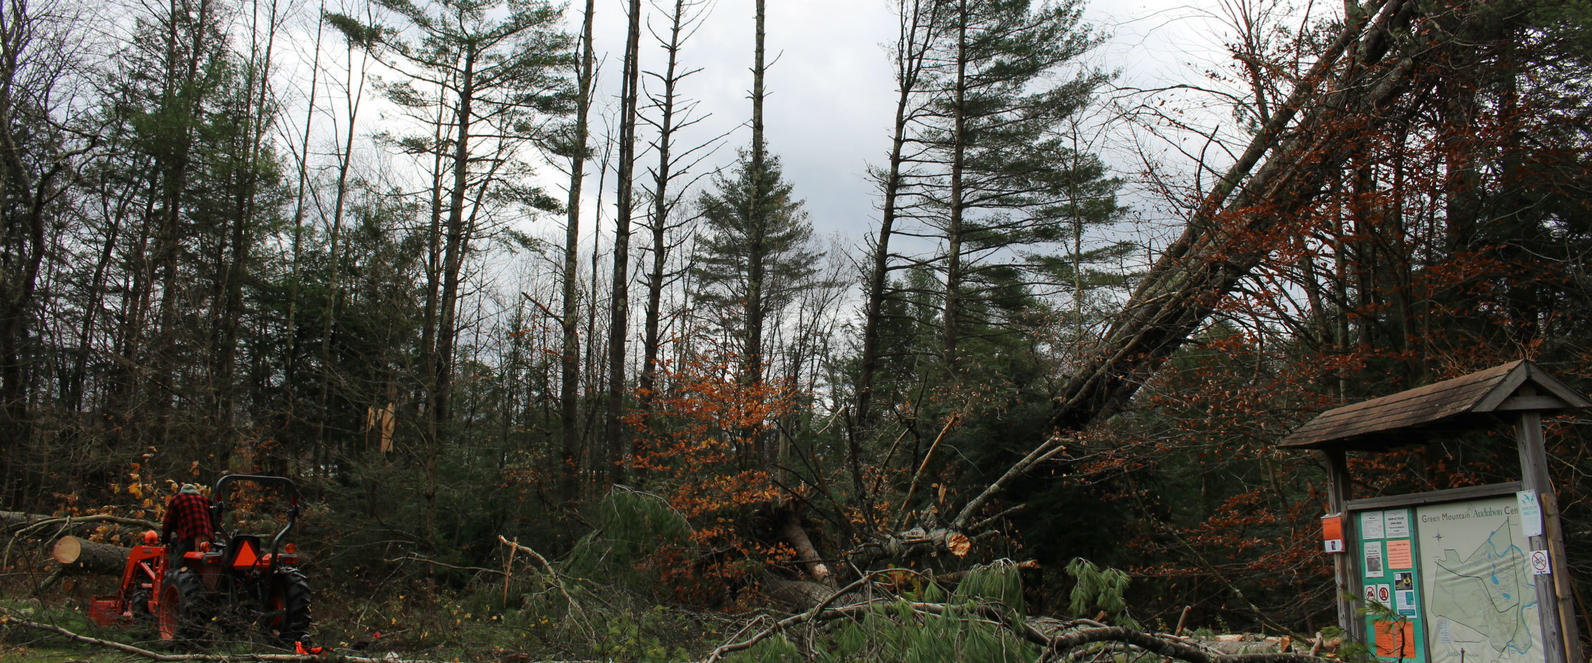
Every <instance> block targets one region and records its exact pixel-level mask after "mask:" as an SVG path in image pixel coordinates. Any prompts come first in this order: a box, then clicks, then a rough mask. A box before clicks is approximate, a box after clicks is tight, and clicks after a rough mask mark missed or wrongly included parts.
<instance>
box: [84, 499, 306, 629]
mask: <svg viewBox="0 0 1592 663" xmlns="http://www.w3.org/2000/svg"><path fill="white" fill-rule="evenodd" d="M238 482H250V483H254V484H256V485H259V486H262V487H264V486H277V487H280V488H282V489H284V492H286V494H287V495H288V497H289V508H288V510H287V524H286V525H285V526H284V527H283V528H282V529H281V531H278V532H277V533H276V535H275V536H273V537H271V539H270V540H269V542H267V541H265V540H264V539H262V538H261V536H257V535H250V534H229V533H227V532H226V531H224V530H223V529H222V528H221V522H222V519H221V516H222V514H223V513H224V512H225V510H226V503H225V502H222V501H221V500H220V498H221V496H222V495H223V492H222V491H223V490H224V489H225V488H227V487H228V486H230V485H232V484H234V483H238ZM210 494H211V495H212V496H213V497H214V498H215V501H214V502H213V503H212V505H211V507H210V509H211V521H212V522H214V523H215V524H216V536H215V540H213V541H209V542H201V543H200V544H199V545H198V547H197V549H196V550H193V551H191V552H188V553H185V554H183V556H182V558H181V560H180V561H179V562H178V563H177V564H176V565H175V567H174V568H173V567H172V566H169V564H170V563H169V562H168V560H167V549H166V546H164V545H160V538H159V536H157V535H156V534H155V532H154V531H148V532H145V533H144V537H143V542H142V543H141V544H139V545H137V546H134V547H133V550H132V553H131V554H130V555H128V557H127V568H126V569H125V570H124V571H123V572H122V582H121V585H120V587H119V588H118V590H117V592H116V593H115V594H113V595H110V596H96V597H94V600H93V603H92V604H91V605H90V607H89V618H90V619H92V620H93V621H94V622H95V623H97V624H99V625H101V626H111V625H123V626H128V625H132V624H135V623H139V622H145V623H147V622H149V621H153V623H154V626H155V630H156V632H158V633H159V634H160V638H161V639H162V640H198V639H203V638H205V637H207V635H209V634H208V630H209V629H210V627H211V624H213V623H227V621H229V619H228V618H238V619H239V621H244V622H250V621H252V622H255V623H257V624H258V625H259V626H260V627H261V628H262V629H263V630H264V632H265V635H267V636H268V637H270V638H272V639H273V640H275V641H277V642H278V643H279V644H282V645H285V646H288V647H294V646H299V643H301V642H304V641H305V634H306V632H307V631H308V630H309V627H310V588H309V583H308V582H307V581H306V580H305V578H304V574H303V573H302V572H300V571H299V570H298V568H297V567H296V566H295V564H297V563H298V554H297V551H296V550H295V549H294V546H293V544H291V543H287V544H284V543H283V542H282V540H283V539H284V538H285V537H286V536H287V534H288V532H290V531H292V530H293V526H294V525H295V524H296V523H297V521H298V513H299V506H298V502H299V494H298V486H297V485H295V484H294V483H293V481H292V480H291V479H288V478H285V477H274V476H261V475H251V474H229V475H227V476H224V477H221V478H220V479H219V480H217V481H216V485H215V489H214V490H212V491H211V493H210Z"/></svg>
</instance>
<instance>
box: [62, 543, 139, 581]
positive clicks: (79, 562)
mask: <svg viewBox="0 0 1592 663" xmlns="http://www.w3.org/2000/svg"><path fill="white" fill-rule="evenodd" d="M131 552H132V551H131V550H129V549H127V548H123V547H121V546H113V545H109V544H105V543H94V542H92V541H89V540H86V539H80V538H78V537H75V536H63V537H61V538H59V539H56V540H55V544H54V545H52V546H50V557H52V558H54V559H55V561H56V563H58V564H60V565H61V566H63V567H67V568H70V569H73V570H82V571H90V572H93V573H113V574H120V573H121V572H122V571H123V570H124V569H125V568H126V567H127V556H128V554H130V553H131Z"/></svg>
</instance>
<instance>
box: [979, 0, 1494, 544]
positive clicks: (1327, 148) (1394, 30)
mask: <svg viewBox="0 0 1592 663" xmlns="http://www.w3.org/2000/svg"><path fill="white" fill-rule="evenodd" d="M1419 12H1420V5H1419V3H1416V2H1413V1H1412V0H1373V1H1372V2H1369V3H1366V4H1365V5H1362V6H1356V7H1353V11H1351V12H1349V14H1350V15H1349V16H1348V17H1346V20H1345V21H1344V25H1343V27H1342V29H1341V30H1340V31H1339V32H1338V34H1337V35H1336V36H1335V37H1334V38H1333V39H1332V40H1331V41H1330V42H1328V44H1327V46H1326V47H1325V48H1324V49H1323V50H1322V52H1321V53H1320V55H1319V57H1318V59H1317V60H1316V62H1315V64H1314V66H1312V67H1311V69H1310V70H1309V71H1308V72H1306V73H1305V75H1303V76H1302V77H1300V78H1299V80H1298V82H1297V83H1296V85H1295V86H1294V88H1293V90H1292V92H1291V93H1290V94H1289V96H1288V97H1287V99H1286V100H1285V102H1284V103H1282V104H1280V105H1279V106H1278V107H1277V108H1276V109H1275V111H1274V112H1273V113H1272V114H1271V115H1270V116H1269V117H1267V118H1266V121H1265V122H1264V124H1263V125H1262V126H1261V127H1260V128H1259V129H1258V130H1257V131H1256V132H1255V134H1254V136H1253V137H1252V139H1251V140H1250V142H1249V144H1248V145H1247V147H1246V148H1245V149H1244V151H1243V152H1242V153H1240V154H1239V155H1238V157H1237V159H1236V161H1235V162H1234V163H1233V165H1232V166H1231V167H1229V168H1228V169H1227V170H1226V172H1225V173H1224V175H1223V176H1222V177H1221V178H1220V179H1219V180H1217V181H1216V182H1215V183H1214V184H1212V185H1211V187H1210V189H1209V190H1208V191H1206V192H1204V194H1203V195H1202V196H1201V197H1200V199H1199V202H1198V203H1197V205H1195V206H1194V207H1193V212H1192V214H1191V215H1190V217H1189V220H1188V223H1187V225H1186V226H1185V228H1184V230H1183V232H1182V234H1181V235H1180V236H1179V237H1178V238H1177V239H1176V240H1175V241H1173V242H1172V243H1171V244H1170V245H1168V246H1167V248H1166V250H1165V251H1164V252H1162V254H1161V256H1160V257H1159V258H1158V259H1157V260H1156V262H1155V264H1154V265H1152V266H1151V268H1150V270H1149V271H1148V272H1147V273H1146V274H1145V275H1144V278H1143V279H1142V280H1141V281H1140V283H1139V285H1138V286H1137V287H1136V288H1135V290H1134V292H1133V294H1132V295H1131V296H1130V297H1129V299H1128V302H1127V303H1126V305H1125V306H1124V307H1123V309H1122V310H1121V311H1120V312H1118V313H1117V314H1116V315H1115V316H1113V319H1112V321H1111V323H1110V325H1109V326H1108V327H1107V329H1106V332H1105V333H1104V334H1103V335H1102V337H1101V338H1100V339H1099V340H1098V342H1097V343H1095V345H1094V346H1093V348H1091V349H1090V350H1088V351H1087V352H1086V353H1085V354H1084V356H1083V359H1082V361H1081V363H1080V364H1079V366H1078V367H1077V368H1076V369H1075V370H1074V372H1073V373H1072V375H1071V377H1070V378H1068V380H1067V381H1066V383H1065V384H1064V385H1063V387H1062V389H1061V390H1060V392H1059V395H1058V396H1057V397H1056V398H1055V400H1054V404H1055V411H1054V412H1053V413H1052V416H1051V418H1050V424H1051V428H1052V430H1053V433H1052V434H1051V435H1050V436H1048V437H1047V438H1046V439H1044V440H1042V441H1041V442H1039V443H1038V444H1037V445H1036V446H1034V447H1033V449H1032V450H1031V451H1030V453H1028V454H1027V455H1025V456H1024V457H1023V458H1021V459H1019V460H1018V461H1017V462H1016V463H1014V464H1013V465H1012V466H1011V467H1010V468H1009V469H1008V470H1007V472H1005V473H1004V474H1003V475H1002V476H1001V477H1000V478H999V479H997V480H996V481H995V482H994V483H993V484H991V485H990V486H988V487H987V488H986V489H985V490H984V491H983V492H982V493H981V494H979V495H977V496H976V497H974V498H973V499H972V500H970V501H968V502H967V503H966V504H965V505H964V507H963V508H962V509H961V511H959V512H958V514H957V516H956V517H955V518H954V519H953V520H952V521H951V524H950V527H951V528H953V529H965V528H966V527H967V526H968V524H969V523H971V522H973V521H974V520H975V519H977V518H979V516H980V514H981V513H982V512H983V510H984V508H985V507H986V506H988V504H989V502H990V501H991V500H992V499H993V498H994V497H995V496H996V495H998V494H1000V493H1002V492H1004V491H1005V490H1007V489H1008V488H1010V485H1011V484H1012V483H1013V482H1015V481H1016V479H1018V478H1020V477H1022V476H1024V475H1026V474H1028V473H1029V472H1032V471H1034V470H1035V469H1036V468H1038V467H1040V466H1042V465H1044V464H1045V463H1046V462H1048V461H1050V460H1053V459H1054V458H1056V457H1057V456H1058V455H1060V454H1062V453H1063V452H1064V451H1065V442H1066V440H1067V439H1068V436H1067V433H1068V432H1070V431H1077V430H1081V429H1083V428H1084V427H1086V426H1088V425H1090V424H1092V423H1094V422H1096V421H1100V420H1102V419H1105V418H1107V417H1110V416H1111V415H1113V414H1115V413H1117V412H1118V411H1120V410H1121V409H1122V408H1123V407H1124V406H1125V405H1126V404H1127V402H1128V401H1129V399H1131V398H1132V396H1133V395H1134V394H1135V393H1136V392H1137V391H1138V390H1139V388H1140V387H1142V386H1143V385H1144V384H1145V383H1146V382H1147V381H1149V379H1150V378H1151V376H1153V375H1154V374H1155V373H1156V371H1158V370H1159V369H1160V367H1161V365H1162V364H1163V363H1164V362H1165V361H1166V360H1167V359H1168V358H1169V357H1171V356H1172V355H1173V353H1175V352H1176V351H1177V350H1178V349H1179V348H1181V347H1182V346H1183V344H1184V343H1185V342H1186V341H1187V340H1188V338H1189V337H1190V335H1192V334H1193V333H1194V331H1196V330H1197V329H1198V328H1199V326H1200V325H1202V324H1204V322H1205V320H1206V319H1207V318H1209V317H1210V315H1211V314H1212V312H1214V311H1215V309H1216V307H1217V306H1218V305H1219V304H1220V302H1221V301H1222V299H1223V298H1224V297H1226V296H1227V295H1228V294H1229V293H1231V292H1232V291H1233V290H1234V289H1235V288H1236V287H1237V286H1238V284H1239V282H1240V281H1241V280H1242V279H1244V278H1245V277H1246V276H1248V275H1249V274H1250V273H1251V271H1252V270H1254V269H1255V268H1256V267H1257V266H1258V265H1260V264H1261V263H1262V262H1263V261H1264V260H1265V259H1267V257H1268V256H1270V255H1272V253H1273V252H1274V251H1275V250H1277V249H1278V248H1281V247H1283V246H1286V243H1287V242H1288V241H1289V238H1290V237H1291V233H1292V232H1293V231H1292V230H1291V229H1290V228H1289V225H1288V224H1289V221H1290V220H1293V219H1298V218H1302V217H1303V216H1304V215H1305V214H1306V213H1307V212H1308V211H1309V208H1310V207H1311V206H1312V205H1314V204H1315V203H1316V202H1317V200H1318V198H1319V197H1320V195H1321V193H1322V191H1323V190H1324V189H1325V184H1326V182H1327V181H1328V178H1329V177H1330V176H1331V174H1332V173H1333V172H1335V171H1337V170H1339V169H1341V168H1342V167H1343V166H1344V164H1345V163H1346V160H1347V159H1348V155H1349V154H1350V153H1351V152H1352V150H1347V149H1345V146H1348V145H1354V144H1357V143H1359V142H1362V141H1363V140H1364V139H1365V137H1366V136H1368V135H1372V134H1373V133H1374V132H1376V131H1378V130H1380V129H1382V128H1383V127H1385V126H1387V125H1388V124H1389V123H1390V122H1392V121H1394V118H1393V117H1392V116H1391V114H1390V113H1388V110H1389V109H1390V108H1392V107H1395V106H1396V105H1397V104H1398V102H1399V101H1400V100H1402V99H1404V98H1406V97H1407V96H1408V95H1410V94H1411V91H1412V90H1418V89H1421V86H1422V84H1423V82H1422V81H1421V80H1420V75H1419V73H1418V68H1417V67H1416V66H1415V63H1416V61H1417V58H1432V57H1439V56H1440V55H1441V53H1442V52H1444V51H1445V50H1446V51H1452V50H1454V49H1461V48H1465V45H1464V44H1460V43H1457V42H1452V41H1448V42H1445V41H1442V37H1441V36H1440V35H1428V34H1423V33H1416V34H1412V31H1411V29H1410V28H1411V26H1412V25H1419V24H1420V22H1419V21H1418V20H1417V19H1418V18H1419ZM1472 20H1477V19H1474V18H1473V19H1472Z"/></svg>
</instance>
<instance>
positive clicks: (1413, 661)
mask: <svg viewBox="0 0 1592 663" xmlns="http://www.w3.org/2000/svg"><path fill="white" fill-rule="evenodd" d="M1412 516H1413V514H1412V513H1411V511H1410V510H1409V509H1377V510H1373V511H1361V512H1359V513H1357V514H1355V521H1354V522H1355V525H1357V526H1358V532H1359V537H1358V541H1357V542H1356V543H1357V544H1358V548H1357V549H1356V551H1355V552H1357V553H1358V554H1359V556H1360V559H1359V569H1360V587H1361V591H1362V592H1363V594H1362V598H1364V599H1365V605H1366V606H1367V610H1366V612H1365V632H1366V633H1367V634H1369V639H1370V642H1368V643H1367V644H1368V645H1370V647H1371V653H1372V654H1374V655H1375V656H1376V657H1377V658H1378V659H1380V660H1384V661H1404V662H1406V663H1425V662H1426V661H1427V660H1428V658H1427V655H1426V651H1425V650H1426V646H1425V644H1426V643H1425V629H1424V628H1423V621H1424V620H1423V619H1422V612H1421V600H1420V592H1421V587H1420V579H1419V577H1418V575H1419V574H1418V572H1417V570H1416V550H1415V523H1414V521H1413V519H1412ZM1471 663H1475V662H1474V660H1472V662H1471Z"/></svg>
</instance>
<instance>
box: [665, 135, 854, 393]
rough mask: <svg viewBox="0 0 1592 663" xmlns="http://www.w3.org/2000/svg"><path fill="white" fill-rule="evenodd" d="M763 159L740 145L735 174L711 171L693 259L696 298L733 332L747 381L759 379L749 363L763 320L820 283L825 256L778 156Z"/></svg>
mask: <svg viewBox="0 0 1592 663" xmlns="http://www.w3.org/2000/svg"><path fill="white" fill-rule="evenodd" d="M762 164H763V165H762V168H761V170H758V169H754V167H753V162H752V155H751V154H749V153H747V152H742V153H741V156H740V158H739V159H738V160H737V161H736V163H735V168H734V170H733V171H732V172H731V174H730V175H729V176H727V177H716V178H714V181H713V187H712V188H713V190H712V191H706V192H703V193H702V194H701V196H700V197H699V198H698V199H697V206H698V207H699V208H700V210H701V213H702V230H701V233H700V234H699V235H698V239H697V248H696V255H695V259H694V261H693V266H692V278H693V280H694V281H695V282H696V284H697V286H698V294H697V301H698V303H699V305H700V306H701V308H703V309H705V310H707V311H709V312H710V314H711V315H715V316H716V318H715V319H714V320H713V322H714V323H715V324H716V326H718V327H719V329H720V330H721V331H723V332H724V333H725V335H726V336H727V337H729V338H730V339H731V341H732V343H733V344H734V347H733V350H734V351H735V352H736V354H737V355H738V356H739V357H740V358H741V360H742V365H741V368H740V379H741V380H742V381H743V382H744V383H747V384H755V383H757V382H759V381H761V379H762V375H763V373H762V370H761V367H760V366H757V365H754V364H753V363H752V362H754V361H757V358H759V357H762V356H763V354H764V352H763V350H764V348H763V347H762V346H763V344H764V343H765V339H764V335H763V331H764V329H765V325H766V324H767V323H768V322H769V321H770V320H772V319H775V318H776V317H777V316H776V314H777V313H778V312H779V311H780V310H782V309H784V308H785V307H786V306H787V305H788V304H790V303H791V301H793V300H794V299H795V298H796V296H797V295H798V294H799V293H800V292H802V291H803V290H805V289H809V288H812V287H813V286H814V285H815V282H814V276H815V275H816V274H817V273H818V268H819V260H820V258H821V257H822V255H823V253H822V251H820V250H818V249H817V248H816V247H815V246H814V242H813V229H812V223H811V222H810V221H809V220H808V218H807V213H806V211H805V210H803V209H802V203H801V201H800V200H797V199H796V198H795V197H794V195H793V191H792V186H791V184H790V183H789V182H786V181H785V179H784V174H783V172H782V171H781V168H780V161H779V158H778V157H775V156H773V155H766V156H765V157H764V159H763V162H762ZM760 192H761V195H759V193H760Z"/></svg>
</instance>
